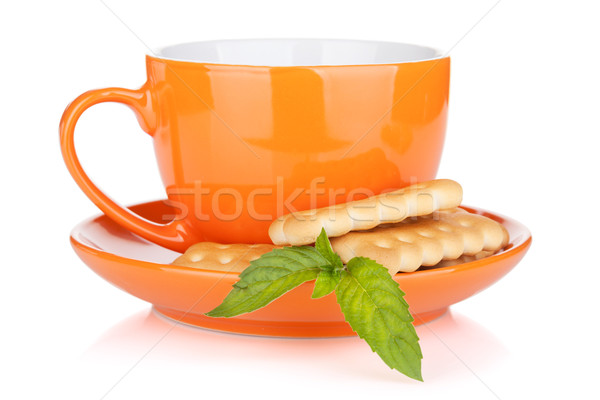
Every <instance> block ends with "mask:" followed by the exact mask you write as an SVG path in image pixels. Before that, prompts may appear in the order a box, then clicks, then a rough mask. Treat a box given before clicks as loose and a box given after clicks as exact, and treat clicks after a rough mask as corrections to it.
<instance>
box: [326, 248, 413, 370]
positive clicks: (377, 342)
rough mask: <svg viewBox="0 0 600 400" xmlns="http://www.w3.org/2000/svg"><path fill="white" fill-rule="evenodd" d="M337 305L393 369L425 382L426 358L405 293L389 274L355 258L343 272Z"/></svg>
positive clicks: (378, 266) (363, 337)
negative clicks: (423, 367) (423, 374)
mask: <svg viewBox="0 0 600 400" xmlns="http://www.w3.org/2000/svg"><path fill="white" fill-rule="evenodd" d="M336 296H337V301H338V303H339V305H340V307H341V309H342V312H343V313H344V316H345V318H346V321H347V322H348V323H349V324H350V326H351V327H352V329H353V330H354V331H355V332H356V333H357V334H358V336H360V337H361V338H362V339H364V340H365V341H366V342H367V343H368V344H369V346H371V349H372V350H373V351H374V352H376V353H377V354H378V355H379V356H380V357H381V358H382V359H383V361H384V362H385V363H386V364H387V365H388V366H389V367H390V368H393V369H397V370H398V371H400V372H402V373H403V374H405V375H407V376H408V377H410V378H413V379H416V380H419V381H422V380H423V378H422V376H421V359H422V358H423V354H422V353H421V348H420V346H419V338H418V336H417V333H416V331H415V328H414V326H413V324H412V321H413V317H412V316H411V315H410V313H409V311H408V304H407V303H406V301H405V300H404V298H403V297H404V293H403V292H402V291H401V290H400V288H399V287H398V284H397V283H396V282H395V281H394V280H393V279H392V277H391V276H390V274H389V272H388V270H387V269H386V268H384V267H383V266H381V265H380V264H377V263H376V262H375V261H373V260H370V259H368V258H365V257H354V258H353V259H351V260H350V262H348V265H347V269H346V270H344V271H342V276H341V281H340V283H339V284H338V286H337V288H336Z"/></svg>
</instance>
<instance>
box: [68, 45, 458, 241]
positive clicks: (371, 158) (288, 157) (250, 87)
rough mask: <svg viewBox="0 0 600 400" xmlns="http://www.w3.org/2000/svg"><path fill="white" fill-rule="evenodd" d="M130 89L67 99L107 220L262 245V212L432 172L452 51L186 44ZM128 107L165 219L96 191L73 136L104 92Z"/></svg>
mask: <svg viewBox="0 0 600 400" xmlns="http://www.w3.org/2000/svg"><path fill="white" fill-rule="evenodd" d="M146 67H147V75H148V80H147V82H146V83H145V84H144V85H143V86H142V87H141V88H140V89H137V90H130V89H121V88H107V89H98V90H92V91H89V92H86V93H84V94H82V95H81V96H79V97H78V98H77V99H75V100H74V101H73V102H72V103H71V104H70V105H69V106H68V107H67V109H66V110H65V112H64V114H63V117H62V120H61V123H60V139H61V147H62V152H63V157H64V160H65V163H66V165H67V167H68V169H69V171H70V173H71V175H72V176H73V178H74V179H75V181H76V182H77V184H78V185H79V186H80V188H81V189H82V190H83V191H84V192H85V194H86V195H87V196H88V197H89V198H90V199H91V200H92V201H93V202H94V203H95V204H96V205H97V206H98V207H99V208H100V209H101V210H102V211H103V212H104V213H105V214H106V215H108V216H109V217H110V218H112V219H113V220H114V221H116V222H117V223H119V224H121V225H122V226H124V227H125V228H127V229H129V230H131V231H132V232H134V233H136V234H138V235H140V236H142V237H144V238H146V239H148V240H150V241H152V242H155V243H158V244H160V245H162V246H165V247H167V248H170V249H173V250H176V251H184V250H185V249H186V248H187V247H188V246H189V245H191V244H193V243H196V242H199V241H215V242H222V243H270V239H269V236H268V234H267V231H268V227H269V224H270V223H271V221H272V220H273V219H274V218H276V217H277V216H280V215H282V214H285V213H288V212H293V211H295V210H304V209H309V208H315V207H323V206H327V205H332V204H337V203H341V202H346V201H349V200H352V199H356V198H359V197H364V196H368V195H373V194H378V193H381V192H383V191H386V190H392V189H396V188H400V187H403V186H406V185H408V184H411V183H415V182H419V181H425V180H429V179H433V178H434V177H435V175H436V171H437V168H438V165H439V161H440V156H441V153H442V147H443V142H444V135H445V129H446V118H447V109H448V88H449V75H450V59H449V58H448V57H444V56H442V55H441V54H440V53H439V52H437V51H436V50H434V49H431V48H428V47H422V46H416V45H408V44H402V43H387V42H371V41H355V40H319V39H289V40H288V39H266V40H225V41H210V42H195V43H187V44H180V45H175V46H169V47H166V48H163V49H162V50H160V51H159V52H158V53H157V54H156V55H151V56H147V57H146ZM109 101H110V102H119V103H123V104H126V105H128V106H129V107H130V108H131V109H133V111H134V112H135V114H136V116H137V118H138V121H139V122H140V125H141V127H142V129H143V130H144V131H146V132H147V133H148V134H150V135H151V136H152V137H153V138H154V148H155V152H156V159H157V161H158V166H159V169H160V173H161V177H162V180H163V183H164V186H165V188H166V192H167V196H168V200H165V201H166V202H168V204H169V205H170V206H174V207H175V209H176V210H178V211H177V214H176V216H175V218H173V215H169V216H165V218H164V219H165V221H170V222H166V223H165V224H159V223H156V222H152V221H149V220H147V219H144V218H142V217H140V216H139V215H137V214H135V213H133V212H132V211H130V210H129V209H127V208H125V207H123V206H121V205H119V204H118V203H116V202H115V201H113V200H112V199H110V198H109V197H108V196H107V195H106V194H104V193H103V192H102V191H101V190H100V189H98V187H96V186H95V185H94V183H93V182H92V181H91V180H90V178H89V177H88V176H87V175H86V174H85V172H84V171H83V169H82V167H81V165H80V163H79V161H78V158H77V155H76V153H75V147H74V140H73V136H74V130H75V125H76V123H77V120H78V119H79V117H80V116H81V114H82V113H83V112H84V111H85V110H86V109H87V108H88V107H90V106H92V105H94V104H97V103H101V102H109Z"/></svg>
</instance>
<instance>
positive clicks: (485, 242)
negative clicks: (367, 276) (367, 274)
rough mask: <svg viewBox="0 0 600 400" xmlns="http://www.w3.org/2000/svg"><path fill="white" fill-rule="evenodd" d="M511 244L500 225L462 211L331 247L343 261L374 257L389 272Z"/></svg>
mask: <svg viewBox="0 0 600 400" xmlns="http://www.w3.org/2000/svg"><path fill="white" fill-rule="evenodd" d="M507 243H508V232H507V231H506V229H505V228H504V227H503V226H502V225H501V224H499V223H498V222H496V221H494V220H491V219H489V218H487V217H484V216H482V215H477V214H471V213H468V212H467V211H464V210H462V209H459V208H457V209H452V210H444V211H437V212H435V213H433V214H431V215H426V216H421V217H418V218H414V219H409V220H405V221H403V222H400V223H395V224H385V225H381V226H378V227H376V228H374V229H371V230H369V231H365V232H350V233H348V234H346V235H344V236H341V237H338V238H333V239H332V240H331V245H332V247H333V250H334V251H336V252H337V253H338V254H339V255H340V257H341V258H342V261H343V262H344V263H347V262H348V261H349V260H350V259H351V258H353V257H355V256H363V257H368V258H371V259H373V260H375V261H377V262H378V263H380V264H381V265H383V266H385V267H386V268H387V269H388V270H389V271H390V273H391V274H392V275H393V274H396V273H397V272H412V271H415V270H416V269H418V268H419V267H420V266H432V265H436V264H438V263H439V262H440V261H442V260H453V259H457V258H459V257H460V256H462V255H467V256H469V255H471V256H473V255H475V254H477V253H479V252H481V251H494V252H495V251H497V250H499V249H501V248H503V247H504V246H506V244H507Z"/></svg>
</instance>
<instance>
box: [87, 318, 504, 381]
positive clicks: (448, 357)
mask: <svg viewBox="0 0 600 400" xmlns="http://www.w3.org/2000/svg"><path fill="white" fill-rule="evenodd" d="M417 333H418V335H419V337H420V339H421V348H422V350H423V355H424V360H423V376H424V378H425V379H426V380H446V379H452V378H453V377H456V375H457V374H459V373H462V374H464V373H465V369H468V370H471V371H474V372H479V371H482V370H483V369H486V368H488V367H490V366H493V365H494V364H495V363H497V362H498V361H500V360H501V359H502V358H503V357H504V356H505V355H506V354H507V351H506V349H505V348H504V346H503V344H502V343H501V342H500V341H499V340H498V339H497V338H496V337H495V336H494V335H493V334H492V333H491V332H489V331H487V330H486V329H485V328H484V327H482V326H481V325H479V324H478V323H476V322H475V321H473V320H471V319H469V318H467V317H465V316H463V315H461V314H458V313H454V312H448V313H446V314H445V315H444V316H442V317H440V318H438V319H437V320H434V321H432V322H430V323H428V324H425V325H420V326H418V327H417ZM146 353H152V355H151V358H152V359H153V360H154V361H158V362H159V363H160V364H161V365H168V364H175V365H181V364H192V365H198V364H203V365H227V364H232V365H233V364H236V365H240V364H241V365H244V364H252V365H254V366H255V367H257V368H260V366H259V365H258V364H257V363H260V364H262V365H265V364H266V365H267V367H266V368H279V367H285V366H286V365H287V367H289V368H288V369H289V371H290V373H293V370H294V368H298V369H303V370H306V369H310V371H311V373H315V374H332V373H335V372H332V371H343V373H344V374H345V375H346V376H347V377H348V378H358V377H361V379H373V380H376V381H389V380H397V379H398V376H397V372H393V371H390V370H389V369H388V368H387V367H386V366H385V365H384V364H383V363H382V362H381V361H380V360H378V359H377V358H376V356H375V355H374V354H372V353H371V352H370V351H369V348H368V346H367V345H366V344H365V343H363V342H362V340H360V339H358V338H357V337H350V338H329V339H288V338H266V337H256V336H246V335H238V334H229V333H221V332H214V331H210V330H205V329H201V328H195V327H191V326H187V325H183V324H178V323H176V322H174V321H171V320H168V319H166V318H164V317H162V316H159V315H158V314H156V313H155V312H154V311H152V310H148V311H142V312H138V313H136V314H134V315H132V316H130V317H128V318H126V319H124V320H123V321H121V322H119V323H118V324H116V325H115V326H113V327H112V328H110V329H109V330H107V331H106V332H105V333H104V334H103V335H102V336H101V337H100V338H99V339H98V340H97V342H96V343H94V344H93V345H92V346H90V347H89V349H88V351H87V352H86V353H85V355H84V358H86V359H88V360H89V361H93V362H99V361H100V362H122V361H123V362H126V363H131V364H134V363H135V362H137V361H138V360H140V359H141V358H142V357H144V356H145V355H146ZM292 364H293V365H292ZM407 379H408V378H407Z"/></svg>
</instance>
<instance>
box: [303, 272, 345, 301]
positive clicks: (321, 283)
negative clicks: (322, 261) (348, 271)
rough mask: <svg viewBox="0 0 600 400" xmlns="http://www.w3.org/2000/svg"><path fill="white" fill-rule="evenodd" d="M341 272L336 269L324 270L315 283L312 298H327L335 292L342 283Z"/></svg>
mask: <svg viewBox="0 0 600 400" xmlns="http://www.w3.org/2000/svg"><path fill="white" fill-rule="evenodd" d="M341 273H342V271H341V270H335V269H331V270H330V269H324V270H321V272H319V276H317V280H316V281H315V288H314V289H313V293H312V296H311V297H312V298H313V299H318V298H320V297H323V296H327V295H328V294H329V293H331V292H333V291H334V290H335V288H336V287H337V285H338V283H340V279H341Z"/></svg>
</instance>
